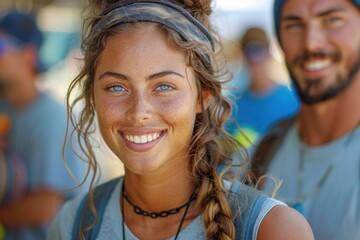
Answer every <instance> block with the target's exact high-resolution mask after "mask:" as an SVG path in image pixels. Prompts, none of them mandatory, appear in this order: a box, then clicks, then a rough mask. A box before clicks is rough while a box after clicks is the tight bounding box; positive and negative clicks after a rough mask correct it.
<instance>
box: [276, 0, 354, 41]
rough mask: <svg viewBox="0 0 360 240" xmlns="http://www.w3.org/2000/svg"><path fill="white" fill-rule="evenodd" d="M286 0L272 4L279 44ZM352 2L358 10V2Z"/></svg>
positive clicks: (277, 0)
mask: <svg viewBox="0 0 360 240" xmlns="http://www.w3.org/2000/svg"><path fill="white" fill-rule="evenodd" d="M285 1H286V0H275V3H274V9H273V10H274V25H275V32H276V37H277V39H278V41H279V43H280V20H281V13H282V10H283V8H284V3H285ZM352 2H353V3H354V4H355V5H356V6H357V7H359V8H360V0H352Z"/></svg>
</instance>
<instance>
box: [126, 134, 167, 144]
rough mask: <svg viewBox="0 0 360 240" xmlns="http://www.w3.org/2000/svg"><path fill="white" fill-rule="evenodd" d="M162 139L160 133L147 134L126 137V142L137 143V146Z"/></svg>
mask: <svg viewBox="0 0 360 240" xmlns="http://www.w3.org/2000/svg"><path fill="white" fill-rule="evenodd" d="M159 137H160V133H153V134H146V135H140V136H133V135H125V138H126V140H128V141H129V142H133V143H137V144H144V143H147V142H152V141H154V140H156V139H158V138H159Z"/></svg>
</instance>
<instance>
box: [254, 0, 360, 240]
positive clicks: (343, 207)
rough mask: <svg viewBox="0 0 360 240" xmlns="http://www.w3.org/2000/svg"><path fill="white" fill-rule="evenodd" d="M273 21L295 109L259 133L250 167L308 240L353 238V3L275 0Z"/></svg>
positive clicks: (358, 87) (357, 107)
mask: <svg viewBox="0 0 360 240" xmlns="http://www.w3.org/2000/svg"><path fill="white" fill-rule="evenodd" d="M274 20H275V27H276V33H277V37H278V40H279V43H280V45H281V47H282V49H283V51H284V54H285V60H286V63H287V67H288V70H289V73H290V75H291V77H292V79H293V82H294V83H295V85H296V89H297V92H298V95H299V96H300V99H301V102H302V107H301V110H300V112H299V114H298V115H297V116H296V118H292V119H289V120H286V121H283V122H281V123H280V124H278V125H277V126H276V127H275V128H274V129H272V130H271V131H270V132H269V134H268V135H267V136H266V137H265V138H264V140H263V142H262V143H261V144H260V146H259V148H258V149H257V151H256V154H255V157H254V159H253V163H254V165H253V171H254V173H255V175H262V174H264V173H268V174H269V175H271V176H275V177H277V178H279V179H281V180H283V184H282V186H281V188H280V189H279V191H278V194H277V198H279V199H282V200H284V201H286V202H287V203H288V204H289V205H290V206H293V207H294V208H295V209H297V210H298V211H300V212H301V213H302V214H303V215H304V216H305V217H306V218H307V219H308V221H309V223H310V225H311V227H312V229H313V231H314V235H315V238H316V239H318V240H343V239H352V240H355V239H360V127H359V123H360V28H359V23H360V1H356V0H303V1H298V0H286V1H284V0H276V1H275V5H274ZM263 184H264V187H263V189H264V190H268V189H271V188H272V186H271V185H272V184H270V181H265V182H264V183H263Z"/></svg>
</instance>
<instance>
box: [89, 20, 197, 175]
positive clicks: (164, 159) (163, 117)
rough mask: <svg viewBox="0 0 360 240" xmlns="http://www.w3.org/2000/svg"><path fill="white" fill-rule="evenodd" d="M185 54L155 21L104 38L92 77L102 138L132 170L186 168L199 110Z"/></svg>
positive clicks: (143, 171)
mask: <svg viewBox="0 0 360 240" xmlns="http://www.w3.org/2000/svg"><path fill="white" fill-rule="evenodd" d="M195 81H196V79H195V77H194V72H193V70H192V69H191V68H190V67H188V66H187V65H186V60H185V55H184V52H183V51H180V50H179V49H178V48H176V47H175V45H172V44H171V43H169V41H168V40H167V38H166V36H165V34H164V33H161V32H160V31H159V30H158V29H157V28H156V26H155V25H154V24H149V23H144V24H140V25H137V27H136V28H135V29H133V30H130V31H126V32H125V33H122V34H117V35H113V36H111V37H109V38H108V39H107V40H106V44H105V49H104V51H103V53H102V55H101V56H100V59H99V62H98V65H97V68H96V71H95V78H94V95H93V96H94V105H95V109H96V112H97V116H98V121H99V127H100V131H101V134H102V136H103V138H104V139H105V142H106V143H107V144H108V146H109V147H110V149H111V150H112V151H113V152H114V153H115V154H116V155H117V156H118V157H119V158H120V159H121V161H122V162H123V163H124V165H125V167H126V169H127V170H129V171H130V172H133V173H136V174H147V173H153V172H156V171H160V172H161V171H167V170H169V169H170V168H174V169H179V168H183V167H186V164H187V160H188V159H189V157H188V146H189V143H190V139H191V137H192V134H193V128H194V122H195V117H196V114H197V113H199V112H201V105H200V104H199V103H198V101H197V98H198V93H197V87H196V83H195Z"/></svg>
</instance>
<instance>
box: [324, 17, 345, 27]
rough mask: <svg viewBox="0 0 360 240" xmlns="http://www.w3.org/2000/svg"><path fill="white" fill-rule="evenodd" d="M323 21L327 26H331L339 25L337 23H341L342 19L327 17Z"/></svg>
mask: <svg viewBox="0 0 360 240" xmlns="http://www.w3.org/2000/svg"><path fill="white" fill-rule="evenodd" d="M325 21H326V23H327V24H332V25H334V24H339V23H341V22H342V19H341V18H339V17H328V18H327V19H326V20H325Z"/></svg>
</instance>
